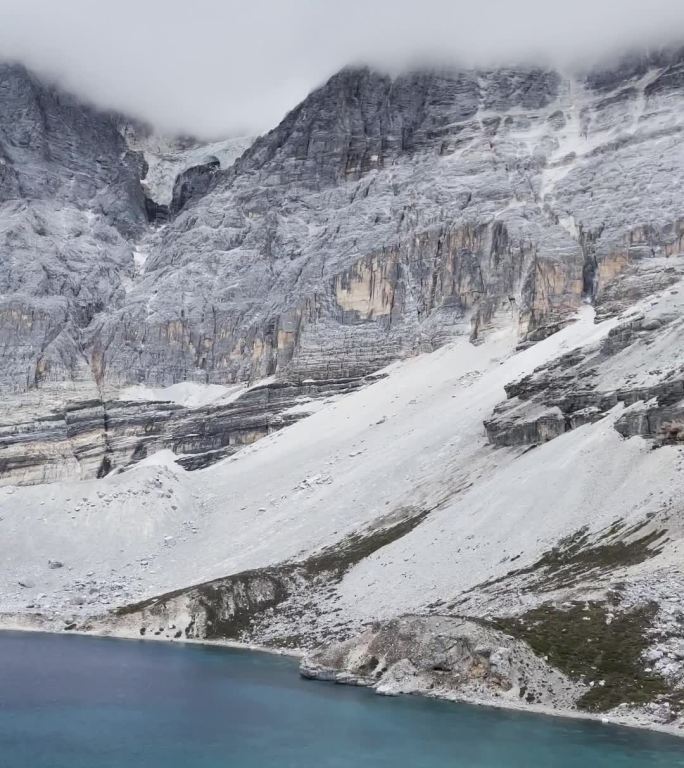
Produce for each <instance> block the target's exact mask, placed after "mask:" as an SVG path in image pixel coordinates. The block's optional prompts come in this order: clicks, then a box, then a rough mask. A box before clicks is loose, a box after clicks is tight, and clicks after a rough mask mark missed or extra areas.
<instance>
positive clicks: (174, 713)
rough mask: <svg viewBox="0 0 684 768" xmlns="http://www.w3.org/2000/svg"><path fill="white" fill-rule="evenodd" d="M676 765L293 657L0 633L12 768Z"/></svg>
mask: <svg viewBox="0 0 684 768" xmlns="http://www.w3.org/2000/svg"><path fill="white" fill-rule="evenodd" d="M370 766H372V767H373V768H385V767H387V768H389V767H390V766H391V768H447V766H448V767H449V768H636V767H637V766H639V768H645V767H646V766H648V767H649V768H661V766H667V768H676V767H677V766H682V767H684V740H679V739H675V738H668V737H664V736H661V735H657V734H649V733H647V732H641V731H631V730H629V729H623V728H613V727H608V726H604V725H601V724H599V723H592V722H581V721H573V720H564V719H560V718H547V717H540V716H533V715H526V714H518V713H509V712H503V711H497V710H490V709H482V708H478V707H468V706H465V705H454V704H448V703H444V702H437V701H428V700H423V699H419V698H408V697H406V698H398V699H387V698H383V697H381V696H375V695H374V694H372V693H370V692H368V691H364V690H362V689H358V688H348V687H344V686H335V685H332V684H326V683H316V682H307V681H304V680H301V679H300V678H299V677H298V674H297V665H296V663H295V662H293V661H292V660H289V659H284V658H281V657H277V656H268V655H264V654H258V653H250V652H243V651H232V650H223V649H218V648H203V647H200V646H182V645H174V646H171V645H162V644H158V643H143V642H127V641H117V640H108V639H95V638H85V637H70V636H62V635H42V634H24V633H0V767H1V768H227V767H230V768H276V767H277V768H367V767H370Z"/></svg>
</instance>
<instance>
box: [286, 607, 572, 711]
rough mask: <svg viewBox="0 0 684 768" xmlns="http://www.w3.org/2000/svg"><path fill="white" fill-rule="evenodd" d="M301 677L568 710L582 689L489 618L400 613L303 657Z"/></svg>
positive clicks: (381, 690)
mask: <svg viewBox="0 0 684 768" xmlns="http://www.w3.org/2000/svg"><path fill="white" fill-rule="evenodd" d="M300 671H301V674H302V675H303V676H304V677H310V678H315V679H318V680H333V681H335V682H337V683H347V684H352V685H364V686H368V687H371V688H373V689H374V690H375V691H376V692H377V693H381V694H386V695H395V694H400V693H413V694H423V695H429V696H439V697H440V698H451V699H456V700H458V699H462V700H463V699H465V700H468V701H476V702H480V703H495V702H497V701H499V702H509V703H513V704H515V703H518V702H520V703H521V704H544V705H546V706H551V707H558V708H569V707H570V706H572V704H573V703H574V701H575V700H576V699H577V698H578V696H579V695H580V694H581V692H582V690H583V686H578V685H577V684H575V683H573V682H571V681H570V679H569V678H567V677H566V676H565V675H563V674H562V673H560V672H559V671H558V670H556V669H554V668H553V667H552V666H551V665H550V664H548V663H547V662H546V661H544V660H543V659H541V658H539V657H538V656H536V655H535V654H534V652H533V651H532V650H531V649H530V648H529V646H527V645H526V644H525V643H524V642H520V641H517V640H514V639H513V638H512V637H510V636H509V635H506V634H505V633H503V632H500V631H498V630H496V629H494V628H492V627H491V626H487V625H486V624H485V623H484V622H476V621H470V620H467V619H461V618H452V617H448V616H402V617H400V618H397V619H393V620H391V621H388V622H384V623H378V624H376V625H374V626H372V627H370V628H369V629H367V630H366V631H365V632H363V633H362V634H361V635H359V636H358V637H354V638H353V639H351V640H348V641H345V642H343V643H339V644H333V645H331V646H330V647H326V648H323V649H319V650H317V651H314V652H313V653H311V654H308V655H307V656H305V657H304V659H303V660H302V662H301V666H300Z"/></svg>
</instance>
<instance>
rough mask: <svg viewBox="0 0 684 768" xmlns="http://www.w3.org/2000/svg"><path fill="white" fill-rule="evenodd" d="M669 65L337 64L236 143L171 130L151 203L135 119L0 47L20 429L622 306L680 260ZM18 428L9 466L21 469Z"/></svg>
mask: <svg viewBox="0 0 684 768" xmlns="http://www.w3.org/2000/svg"><path fill="white" fill-rule="evenodd" d="M681 65H682V52H681V51H674V50H673V51H669V52H667V54H659V55H657V56H652V57H646V58H643V59H640V64H639V65H638V66H636V65H634V66H633V65H632V64H629V65H627V64H625V65H621V66H620V67H616V68H613V69H611V70H606V71H602V72H593V73H591V74H590V75H588V76H586V77H578V76H573V77H570V76H564V75H563V76H562V75H560V74H559V73H557V72H554V71H548V70H545V69H543V68H535V67H529V68H501V69H498V70H491V71H477V72H476V71H465V70H464V71H454V70H450V71H440V72H434V71H433V72H414V73H410V74H405V75H402V76H399V77H395V78H392V77H389V76H386V75H383V74H380V73H377V72H373V71H370V70H368V69H348V70H344V71H342V72H340V73H338V74H337V75H335V76H334V77H332V78H331V79H330V80H329V81H328V82H327V83H326V84H325V85H323V86H322V87H321V88H319V89H318V90H316V91H315V92H314V93H312V94H311V95H310V96H309V97H307V99H305V100H304V102H302V104H300V105H299V106H298V107H296V108H295V109H294V110H293V111H292V112H291V113H290V114H288V115H287V116H286V117H285V119H284V120H283V121H282V123H281V124H280V125H279V126H277V127H276V128H275V129H274V130H272V131H271V132H269V133H267V134H266V135H264V136H262V137H261V138H259V139H257V140H256V141H255V142H254V143H253V144H252V145H251V146H250V147H248V148H247V149H246V150H245V151H244V152H243V153H242V154H241V155H240V156H239V157H238V158H237V159H236V160H235V156H236V155H237V154H239V153H240V152H241V151H242V146H241V145H240V149H239V150H238V149H236V147H237V146H238V144H239V143H238V144H236V145H235V147H234V148H233V149H232V150H230V151H229V150H228V149H227V148H226V147H223V149H222V150H220V151H219V149H220V148H219V149H217V153H218V154H216V153H214V151H213V150H214V148H215V147H217V146H218V145H211V147H212V150H211V151H209V145H208V147H207V151H206V152H205V151H202V150H201V148H198V147H195V146H194V145H192V146H189V147H186V148H185V149H184V150H183V161H182V163H181V162H180V161H178V164H177V165H174V167H178V168H179V169H181V168H182V169H183V170H182V172H181V173H180V174H179V176H178V178H177V180H176V183H175V186H174V191H173V194H172V199H171V201H170V204H169V205H168V209H167V202H168V197H167V196H166V195H164V196H162V197H163V200H162V197H159V199H157V198H153V197H151V196H150V195H151V194H152V191H153V190H151V187H150V184H152V179H151V177H150V179H148V178H147V177H148V175H149V163H147V162H146V161H145V160H144V158H143V152H144V151H145V147H149V146H151V144H153V143H154V142H153V140H152V138H151V137H150V136H146V137H142V138H141V137H139V136H138V137H137V138H136V133H135V130H133V129H131V130H127V129H126V121H125V119H123V118H121V116H112V115H108V114H104V113H100V112H97V111H96V110H93V109H91V108H89V107H86V106H83V105H81V104H78V103H77V102H76V101H75V100H74V99H73V98H71V97H69V96H67V95H64V94H62V93H60V92H58V91H57V90H56V89H54V88H51V87H47V86H45V85H43V84H41V83H40V82H39V81H38V80H37V79H36V78H35V77H33V76H32V75H30V74H29V73H27V72H26V71H25V70H23V69H21V68H19V67H9V66H3V67H2V68H1V69H0V106H2V110H0V222H1V223H2V226H1V227H0V261H1V263H2V270H0V337H1V338H2V339H3V345H2V347H1V348H0V393H2V395H3V396H4V398H5V402H6V403H8V404H10V405H9V406H8V407H7V408H6V410H8V412H9V411H10V410H11V408H12V406H11V403H12V402H15V399H14V398H15V396H17V397H22V396H25V397H27V398H28V399H30V400H31V402H32V403H34V404H35V406H36V407H35V412H34V414H33V415H32V417H31V418H32V420H33V421H35V422H36V424H37V425H40V423H41V421H45V422H46V424H47V423H49V425H50V427H49V429H48V431H49V432H50V433H51V434H53V433H54V434H57V433H58V432H59V431H60V430H61V432H62V433H63V435H66V432H67V431H68V430H67V427H66V421H67V420H68V421H69V422H70V424H71V426H70V427H69V429H71V430H72V431H75V432H76V433H79V434H80V433H81V430H82V429H85V430H86V431H87V432H90V431H91V427H82V426H81V425H82V424H88V423H92V424H95V423H96V422H98V420H99V421H100V422H102V421H104V422H108V421H112V422H113V423H116V419H117V412H118V413H121V411H120V410H118V409H119V407H118V406H117V408H115V409H110V408H109V406H107V405H106V404H107V403H108V402H109V401H110V400H114V399H116V398H117V397H118V391H119V390H120V389H121V388H123V387H127V386H130V385H140V384H142V385H146V386H150V387H160V386H169V385H172V384H175V383H178V382H186V381H187V382H195V383H200V384H230V383H236V382H254V381H258V380H260V379H262V378H264V377H268V376H272V375H275V376H276V377H277V379H278V380H281V381H291V382H295V383H296V384H301V383H302V382H304V381H306V380H308V379H314V380H324V381H330V380H333V379H334V380H340V382H342V383H343V382H344V381H346V380H348V379H358V378H360V377H363V376H365V375H368V374H369V373H371V372H373V371H376V370H378V369H379V368H381V367H383V366H385V365H386V364H387V363H389V362H391V361H393V360H395V359H397V358H400V357H403V356H407V355H412V354H415V353H416V352H420V351H423V350H431V349H434V348H436V347H438V346H440V345H441V344H443V343H445V342H447V341H449V340H450V339H452V338H454V336H457V335H463V334H467V335H469V336H470V337H471V338H472V340H473V341H474V342H477V341H479V340H480V339H482V338H483V336H485V335H486V334H487V333H488V332H489V331H490V330H491V329H492V328H497V327H501V326H502V325H511V324H512V325H513V326H514V327H515V328H516V330H517V332H518V335H519V339H520V342H521V344H522V345H528V344H531V343H534V342H536V341H538V340H540V339H542V338H544V337H546V336H548V335H549V334H552V333H554V332H555V331H557V330H558V329H559V328H561V327H562V326H563V325H564V324H565V323H567V322H568V320H569V318H570V317H571V316H572V315H573V314H574V313H575V311H576V310H577V309H578V307H580V306H581V304H582V302H583V301H587V300H591V301H593V302H594V303H595V304H596V306H597V307H598V310H599V314H600V316H613V315H615V314H617V313H619V312H620V311H622V310H623V309H624V308H625V306H626V305H628V304H629V303H631V302H633V301H635V300H636V299H638V298H639V297H642V296H643V295H646V294H645V293H644V289H643V287H642V285H641V284H640V280H639V274H640V270H641V269H642V265H643V264H645V263H651V262H653V263H656V262H657V265H658V267H657V269H654V270H653V271H652V275H651V278H652V279H651V289H648V290H647V291H646V293H648V292H649V290H652V286H653V285H656V284H657V285H658V286H659V288H660V289H664V288H666V287H667V286H668V285H670V284H671V283H674V282H675V281H676V280H677V279H679V277H678V275H677V274H675V272H676V270H675V272H672V271H671V269H670V268H671V265H670V263H669V260H671V259H673V258H675V257H676V255H677V254H678V253H679V252H680V251H681V246H682V223H681V222H682V211H681V200H680V194H679V191H678V189H677V187H676V185H673V184H672V179H673V178H680V177H682V176H684V165H683V163H684V153H683V152H682V151H681V150H682V110H681V102H682V87H683V84H682V78H681V75H680V73H681ZM122 126H123V127H122ZM124 136H125V138H124ZM162 144H163V142H161V143H160V146H162ZM130 147H133V148H134V149H135V150H136V151H132V150H131V149H130ZM138 149H140V150H141V151H137V150H138ZM221 152H223V153H224V154H221ZM226 152H227V153H228V154H225V153H226ZM219 155H221V157H223V158H225V157H229V158H230V164H229V167H225V166H223V167H221V161H219V160H218V159H214V158H218V157H219ZM195 157H196V158H197V160H196V162H193V163H192V164H191V165H190V164H189V163H190V161H191V160H192V159H193V158H195ZM233 160H235V161H234V162H233ZM174 162H175V161H174ZM155 167H156V166H155ZM157 171H160V169H159V168H158V167H156V171H155V173H156V172H157ZM157 175H159V174H157ZM162 176H163V174H162ZM155 178H156V176H155ZM144 185H147V187H145V188H144ZM152 186H154V185H153V184H152ZM148 193H149V194H148ZM167 217H168V220H167ZM160 224H163V226H159V225H160ZM666 262H668V263H666ZM625 276H626V277H625ZM623 278H625V279H623ZM627 278H629V279H627ZM95 401H100V402H101V403H102V405H101V406H93V408H94V409H95V410H93V411H92V413H91V412H89V411H88V407H84V408H80V407H78V406H77V407H75V408H72V406H71V405H69V406H68V407H67V403H78V402H81V403H90V402H95ZM548 405H549V404H545V407H548ZM555 405H556V404H555V403H553V404H551V406H550V407H551V409H552V410H551V411H544V412H543V413H542V412H540V414H539V415H540V416H541V417H543V418H542V421H541V422H540V427H539V429H541V430H542V431H543V432H544V433H545V434H547V433H548V434H549V435H552V434H555V433H557V432H558V430H559V429H560V421H559V419H558V414H557V413H556V412H555V411H553V408H554V407H555ZM98 407H101V408H102V410H103V414H99V415H98V413H96V411H97V408H98ZM559 407H560V406H559ZM588 407H593V404H588ZM67 410H68V411H69V414H70V415H69V417H68V419H67V418H66V417H64V416H63V415H57V416H56V415H55V414H63V413H65V412H66V411H67ZM79 410H83V414H81V415H79V414H78V413H77V412H78V411H79ZM577 410H579V409H575V410H573V411H572V413H576V412H577ZM561 412H562V413H563V414H564V415H563V423H567V419H565V415H567V414H566V412H565V411H563V409H562V407H561ZM121 418H122V419H123V418H124V417H123V416H122V417H121ZM130 418H131V419H132V420H133V426H131V430H132V432H134V433H135V432H136V430H137V427H136V426H135V423H136V420H137V419H138V418H139V416H138V415H136V412H135V409H134V412H132V414H131V416H130ZM575 418H583V417H580V416H577V417H575ZM174 419H175V417H174V418H173V419H171V421H174ZM15 421H16V418H15V416H14V415H12V414H11V413H10V416H9V417H5V416H3V417H0V423H3V424H6V425H8V424H14V423H15ZM165 421H168V419H166V420H165ZM22 423H24V424H25V425H26V424H27V423H28V420H26V421H25V422H22ZM53 428H54V429H53ZM22 429H23V430H24V431H25V432H26V433H36V432H40V427H37V428H34V427H30V426H25V427H23V428H22ZM117 429H118V427H117ZM107 431H108V430H107V428H106V427H105V428H104V429H102V428H99V429H95V430H94V432H93V434H97V435H99V436H98V437H97V438H94V442H93V446H89V445H88V441H89V438H85V437H84V438H83V441H84V443H85V448H84V449H83V451H81V452H79V455H86V456H87V460H85V461H82V460H81V459H80V458H79V459H75V461H76V463H77V464H78V466H79V467H86V466H88V467H89V468H90V469H89V470H88V471H96V472H97V471H105V470H106V469H107V466H106V465H102V463H101V462H102V458H103V456H102V457H100V447H99V446H100V445H102V446H103V448H102V451H104V453H106V452H107V451H113V453H114V458H113V459H111V461H112V465H117V461H118V460H117V452H118V449H117V448H116V447H114V448H111V444H112V443H114V444H116V442H117V439H116V438H115V437H114V436H107V437H103V434H104V433H106V432H107ZM533 431H534V430H533ZM6 434H10V437H11V439H12V440H14V437H12V434H13V433H12V430H11V429H10V430H9V433H8V432H6ZM66 439H70V438H69V436H68V435H67V438H66ZM78 439H79V441H80V440H81V438H78ZM518 439H519V438H515V440H518ZM525 439H526V440H527V439H528V438H525ZM531 439H535V440H536V439H537V438H535V437H534V436H532V438H531ZM60 440H63V438H60ZM173 440H174V438H172V437H169V438H168V440H167V443H168V441H171V442H173ZM39 442H40V441H39ZM48 442H50V441H48ZM221 442H222V440H220V439H219V440H217V439H215V438H214V437H212V438H211V439H210V440H208V441H207V444H208V445H216V444H217V443H221ZM13 445H14V448H13V449H12V450H13V451H14V452H15V458H12V459H11V463H10V466H11V467H16V466H22V465H23V466H30V465H33V464H34V463H35V462H34V460H33V459H32V458H31V451H33V449H30V448H29V446H30V445H31V442H30V441H28V440H27V441H26V442H24V443H22V442H21V441H19V442H16V441H15V442H14V443H13ZM19 445H24V446H26V449H27V453H26V455H25V456H23V457H22V456H21V455H20V454H19V450H20V449H19V448H18V447H17V446H19ZM53 447H54V445H53ZM53 447H51V448H50V449H49V450H47V451H45V452H44V455H52V451H53ZM148 447H151V445H148ZM223 447H224V446H222V445H218V448H223ZM127 450H128V448H126V451H127ZM72 453H73V452H70V454H69V455H72ZM57 454H60V455H62V454H63V452H62V451H61V449H57ZM36 455H40V449H37V452H36ZM48 464H50V460H49V459H48ZM93 467H94V468H95V469H94V470H93ZM79 471H80V470H79ZM29 474H30V473H29ZM52 474H53V469H49V468H46V470H45V472H44V473H43V475H42V476H43V477H45V478H47V477H49V476H51V475H52ZM40 476H41V473H40V472H38V474H37V475H36V477H40ZM27 477H28V474H27Z"/></svg>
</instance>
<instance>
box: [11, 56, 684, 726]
mask: <svg viewBox="0 0 684 768" xmlns="http://www.w3.org/2000/svg"><path fill="white" fill-rule="evenodd" d="M683 56H684V54H683V53H682V51H669V52H664V53H659V54H654V55H651V56H644V57H637V58H633V59H628V60H625V61H624V62H622V63H621V64H620V65H619V66H616V67H614V68H609V69H606V68H604V69H601V70H597V71H593V72H591V73H589V74H586V75H584V76H582V77H580V76H577V75H568V74H564V73H558V72H553V71H546V70H543V69H534V68H528V69H521V68H517V69H501V70H496V71H488V72H470V71H462V72H458V71H457V72H454V71H450V72H439V73H438V72H429V73H428V72H422V73H413V74H407V75H404V76H401V77H398V78H390V77H387V76H384V75H382V74H378V73H374V72H371V71H369V70H366V69H355V70H345V71H343V72H341V73H339V74H338V75H336V76H335V77H333V78H332V79H331V80H330V81H329V82H328V83H326V84H325V85H324V86H322V87H321V88H320V89H319V90H317V91H316V92H315V93H313V94H311V96H310V97H309V98H307V99H306V100H305V101H304V102H303V103H302V104H301V105H300V106H299V107H297V108H296V109H295V110H293V112H291V113H290V114H289V115H288V116H287V117H286V118H285V119H284V120H283V122H282V123H281V124H280V125H279V126H278V127H276V128H275V129H274V130H273V131H271V132H270V133H268V134H266V135H265V136H263V137H261V138H259V139H257V140H256V141H255V142H254V143H253V144H251V146H249V147H248V148H246V149H245V151H244V152H243V153H242V154H241V155H240V157H238V158H237V159H235V161H234V162H233V153H234V151H235V152H237V151H239V150H237V149H235V147H236V146H237V145H236V144H235V142H232V141H231V142H227V143H222V144H221V145H218V144H214V145H211V146H207V147H202V146H200V145H197V144H196V143H192V142H190V143H188V142H186V141H180V140H175V141H172V140H167V139H160V138H158V137H155V136H153V135H150V134H149V133H146V132H145V131H144V130H142V129H140V127H139V126H134V125H133V124H132V123H131V122H130V121H127V120H125V119H123V118H121V116H112V115H106V114H101V113H98V112H97V111H95V110H92V109H90V108H88V107H84V106H82V105H78V104H77V103H76V102H75V101H74V100H73V99H71V98H69V97H67V96H65V95H63V94H60V93H58V92H57V91H55V90H54V89H51V88H48V87H46V86H44V85H41V84H40V83H38V82H37V81H35V79H34V78H32V77H31V76H30V75H28V74H27V73H26V72H25V71H23V70H21V69H18V68H16V67H5V68H4V69H2V71H1V72H0V101H2V103H3V104H5V107H6V108H5V109H4V110H0V152H1V153H2V154H1V157H2V162H1V163H0V172H1V173H2V175H0V228H1V229H2V232H3V237H4V241H3V245H2V246H1V248H0V260H1V262H0V263H1V264H2V274H0V280H2V281H3V282H2V286H3V287H2V290H1V291H0V355H2V364H3V368H2V372H1V373H0V387H1V392H2V402H1V404H0V485H3V486H5V487H0V540H1V541H2V555H3V557H2V558H0V618H1V617H2V616H4V617H5V618H4V619H3V621H4V622H5V623H7V622H10V621H11V622H13V623H15V624H23V625H27V626H35V625H36V624H39V625H41V626H48V627H52V628H55V627H61V628H63V627H65V626H66V627H70V628H79V629H83V630H85V631H97V632H106V633H115V634H123V635H131V636H137V637H140V636H148V635H152V636H156V637H165V638H168V639H178V638H190V639H212V640H225V639H233V640H240V641H243V642H258V643H262V644H265V645H270V646H275V647H281V648H293V647H294V648H298V649H301V650H306V651H309V652H310V654H309V656H308V657H307V659H306V660H305V662H304V665H303V671H304V673H305V674H307V675H310V676H315V677H323V678H326V679H335V680H339V681H341V682H357V683H360V684H364V685H369V686H371V687H373V688H375V689H377V690H379V691H381V692H402V691H403V692H406V691H409V692H421V693H429V694H431V695H441V696H448V697H452V698H453V697H466V698H468V699H470V700H478V701H485V702H489V703H491V702H498V703H505V704H509V705H515V706H535V705H540V706H541V705H544V706H547V707H552V708H556V709H563V710H568V709H573V710H577V709H581V710H589V711H601V712H608V713H609V717H611V718H613V719H618V720H620V721H622V722H639V723H642V724H643V723H646V724H651V725H652V724H653V723H655V722H658V723H661V724H662V723H666V724H670V725H672V727H675V726H676V727H678V728H680V729H681V728H684V716H683V715H682V712H684V693H683V691H684V606H683V605H682V599H681V595H682V589H684V572H683V569H682V562H683V560H682V552H684V525H683V521H684V506H683V502H682V494H681V488H682V475H681V473H682V471H683V467H684V464H683V461H682V460H683V458H684V454H683V450H684V449H683V448H682V439H683V437H684V426H683V425H684V346H683V345H684V342H683V341H682V340H683V339H684V334H683V333H682V330H683V329H684V253H683V251H684V249H683V238H684V223H683V222H684V210H683V206H682V198H681V179H682V178H684V148H683V137H682V131H683V127H684V108H683V105H684V99H683V97H684V58H683ZM176 170H178V171H179V173H178V175H177V176H176V178H175V180H174V181H173V184H171V176H172V175H173V173H174V172H175V171H176ZM222 459H225V460H222ZM210 465H211V466H210ZM124 469H125V470H126V471H123V470H124ZM114 470H119V471H114ZM189 470H198V471H193V472H190V471H189ZM78 480H82V482H77V481H78ZM41 483H44V484H41ZM46 483H49V485H47V484H46ZM8 615H9V618H8ZM319 646H322V649H320V650H315V649H316V648H317V647H319Z"/></svg>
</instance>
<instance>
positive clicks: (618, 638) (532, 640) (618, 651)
mask: <svg viewBox="0 0 684 768" xmlns="http://www.w3.org/2000/svg"><path fill="white" fill-rule="evenodd" d="M657 610H658V606H657V605H656V604H655V603H649V604H648V605H645V606H641V607H638V608H634V609H633V610H631V611H625V612H622V613H613V612H612V611H611V608H610V607H609V606H606V604H604V603H597V602H589V603H573V604H572V607H571V608H569V609H568V610H561V609H559V608H556V607H554V606H551V605H543V606H540V607H538V608H535V609H534V610H531V611H528V612H527V613H525V614H524V615H523V616H520V617H514V618H504V619H496V620H495V621H494V622H493V624H494V626H496V627H497V628H498V629H500V630H502V631H503V632H506V633H507V634H509V635H512V636H513V637H516V638H519V639H521V640H524V641H525V642H526V643H528V645H529V646H530V647H531V648H532V650H533V651H534V652H535V653H536V654H537V655H539V656H542V657H547V658H548V661H549V663H550V664H552V665H553V666H555V667H556V668H558V669H559V670H561V672H564V673H565V674H566V675H567V676H568V677H569V678H571V679H572V680H576V681H580V682H584V683H586V684H587V685H589V684H591V683H593V685H592V687H591V688H590V689H589V690H588V691H587V692H586V693H585V694H584V695H583V696H582V697H581V698H580V700H579V701H578V702H577V705H578V707H579V708H580V709H583V710H587V711H591V712H603V711H606V710H608V709H612V708H613V707H617V706H618V705H619V704H622V703H623V702H625V703H628V704H634V705H640V704H646V703H648V702H651V701H654V700H656V699H659V698H665V699H667V700H670V701H671V702H672V703H674V704H676V701H675V700H674V698H671V696H672V695H673V694H674V692H673V691H672V690H671V688H670V686H669V684H668V682H667V681H666V680H665V679H664V678H663V677H661V676H660V675H659V674H657V673H655V672H646V671H645V665H644V661H643V659H642V653H643V652H644V651H645V650H646V649H647V648H648V646H649V644H650V641H649V637H648V630H649V629H650V628H651V626H652V624H653V619H654V617H655V614H656V613H657Z"/></svg>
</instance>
